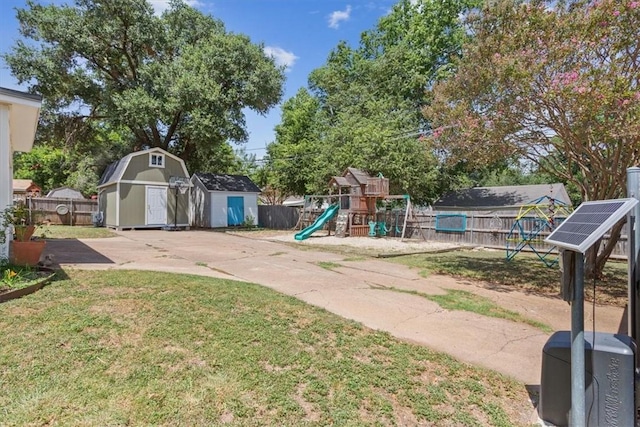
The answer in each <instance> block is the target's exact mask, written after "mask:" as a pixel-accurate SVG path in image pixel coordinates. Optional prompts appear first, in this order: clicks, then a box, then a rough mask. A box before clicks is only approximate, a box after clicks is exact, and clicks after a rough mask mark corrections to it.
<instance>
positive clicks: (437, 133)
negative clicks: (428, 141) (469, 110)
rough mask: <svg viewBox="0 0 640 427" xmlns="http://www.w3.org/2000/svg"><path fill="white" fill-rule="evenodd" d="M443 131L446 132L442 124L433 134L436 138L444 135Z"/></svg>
mask: <svg viewBox="0 0 640 427" xmlns="http://www.w3.org/2000/svg"><path fill="white" fill-rule="evenodd" d="M442 132H444V129H443V128H442V126H440V127H439V128H435V129H434V130H433V133H432V135H433V137H434V138H439V137H440V136H442Z"/></svg>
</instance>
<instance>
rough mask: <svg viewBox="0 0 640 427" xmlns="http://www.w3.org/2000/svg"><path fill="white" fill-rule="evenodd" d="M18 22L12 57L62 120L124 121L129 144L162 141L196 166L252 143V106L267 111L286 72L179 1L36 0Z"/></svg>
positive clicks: (17, 71)
mask: <svg viewBox="0 0 640 427" xmlns="http://www.w3.org/2000/svg"><path fill="white" fill-rule="evenodd" d="M18 20H19V22H20V32H21V35H22V37H23V38H22V39H21V40H18V42H17V43H16V44H15V46H14V47H13V49H12V51H11V52H10V53H8V54H6V55H4V59H5V60H6V62H7V64H8V65H9V67H10V69H11V72H12V74H13V75H14V76H15V77H17V79H18V80H19V82H20V83H24V82H27V83H28V84H29V89H30V90H31V91H34V92H37V93H40V94H42V95H43V96H44V99H45V103H46V105H45V108H46V109H48V110H49V111H53V112H55V113H56V115H57V117H58V120H59V121H61V122H64V123H65V126H69V125H70V124H71V123H76V126H77V123H78V122H79V123H81V124H84V123H87V122H89V121H100V122H103V123H107V124H110V125H112V126H113V127H125V128H126V129H128V130H129V132H130V135H131V139H130V141H131V144H130V145H131V149H140V148H146V147H161V148H164V149H166V150H169V151H171V152H173V153H175V154H177V155H179V156H181V157H182V158H184V159H185V160H186V161H187V162H188V164H189V166H190V167H191V168H196V169H197V168H198V167H199V166H200V165H201V164H206V160H207V159H208V158H210V157H211V156H212V155H213V154H215V153H216V152H217V150H218V147H219V146H220V145H221V144H225V143H227V141H229V140H231V141H244V140H246V138H247V132H246V127H245V119H244V114H243V109H244V108H250V109H252V110H254V111H257V112H258V113H266V112H267V111H268V110H269V109H270V108H271V107H272V106H273V105H275V104H276V103H277V102H279V100H280V97H281V93H282V85H283V80H284V74H283V70H282V68H278V67H277V66H276V65H275V63H274V61H273V59H272V58H270V57H267V56H266V55H265V53H264V52H263V49H262V46H261V45H257V44H253V43H251V41H250V40H249V38H248V37H246V36H244V35H240V34H232V33H227V32H226V31H225V29H224V25H223V24H222V22H221V21H219V20H217V19H214V18H212V17H210V16H205V15H203V14H202V13H200V12H199V11H197V10H196V9H193V8H191V7H189V6H187V5H186V4H184V3H183V2H181V1H179V0H173V1H172V2H171V4H170V7H169V9H167V10H166V11H165V12H164V13H163V14H162V16H156V15H155V14H154V10H153V8H152V7H151V6H150V4H149V3H148V2H147V1H146V0H76V1H75V4H74V5H73V6H67V5H63V6H57V5H46V6H45V5H41V4H37V3H36V2H34V1H32V0H29V1H27V7H26V8H24V9H18ZM223 151H224V150H223Z"/></svg>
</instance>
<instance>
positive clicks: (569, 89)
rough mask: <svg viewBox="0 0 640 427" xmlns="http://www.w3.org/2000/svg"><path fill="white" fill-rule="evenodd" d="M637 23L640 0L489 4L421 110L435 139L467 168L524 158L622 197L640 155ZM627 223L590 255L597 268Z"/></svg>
mask: <svg viewBox="0 0 640 427" xmlns="http://www.w3.org/2000/svg"><path fill="white" fill-rule="evenodd" d="M638 28H640V2H637V1H626V0H625V1H616V0H598V1H586V0H579V1H553V2H545V1H542V0H532V1H521V0H499V1H492V2H488V3H487V5H486V6H485V7H484V8H483V9H482V11H481V12H480V13H477V14H475V15H473V16H472V17H471V19H470V21H469V29H470V32H471V34H472V35H473V37H471V38H470V39H469V42H468V43H467V44H466V45H465V48H464V54H463V56H462V57H461V59H460V60H459V61H458V62H457V64H456V67H457V72H456V73H455V74H454V75H452V76H451V77H450V78H448V79H446V80H445V81H443V82H441V83H438V84H437V85H436V86H435V89H434V91H433V99H432V102H431V104H430V105H429V106H427V107H426V108H425V109H424V113H425V116H426V117H427V119H428V120H429V121H430V122H431V123H432V125H433V127H434V128H435V129H434V132H433V135H432V143H433V144H434V145H435V146H436V147H437V148H438V149H439V150H440V153H441V156H442V157H443V158H445V159H447V160H449V161H450V162H452V163H460V162H462V163H464V164H465V165H466V166H467V167H468V168H475V167H482V166H484V165H487V164H490V163H492V162H495V161H499V160H502V159H505V158H516V159H526V160H527V161H528V162H531V163H532V164H534V165H536V166H537V167H538V169H539V170H540V171H542V172H546V173H548V174H549V175H550V176H553V177H556V178H557V179H560V180H562V181H565V182H569V183H571V184H573V185H574V186H575V187H577V188H578V189H579V191H580V193H581V196H582V199H583V200H598V199H610V198H617V197H621V196H623V195H624V192H625V188H626V168H628V167H629V166H632V165H636V164H637V163H638V161H640V86H639V85H638V83H639V81H638V80H639V78H640V61H639V55H640V38H638V33H637V31H638ZM621 229H622V223H619V224H617V225H616V226H615V227H614V228H613V230H612V238H611V239H610V240H609V241H608V243H607V245H606V246H605V247H604V249H603V250H602V251H601V252H600V255H599V256H598V258H597V260H596V259H595V255H593V256H592V259H591V261H592V264H591V265H592V267H594V268H595V270H594V271H595V272H596V273H597V272H598V271H600V269H601V268H602V266H603V265H604V262H605V261H606V259H607V258H608V256H609V254H610V253H611V250H612V249H613V246H614V245H615V243H616V241H617V239H618V236H619V234H620V230H621ZM596 250H597V248H596ZM594 252H595V251H594Z"/></svg>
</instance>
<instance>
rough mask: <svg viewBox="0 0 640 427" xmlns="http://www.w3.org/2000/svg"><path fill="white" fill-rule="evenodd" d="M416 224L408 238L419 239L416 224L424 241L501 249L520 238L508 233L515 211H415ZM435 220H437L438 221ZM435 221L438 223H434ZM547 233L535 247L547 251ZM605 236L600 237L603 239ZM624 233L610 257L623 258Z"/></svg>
mask: <svg viewBox="0 0 640 427" xmlns="http://www.w3.org/2000/svg"><path fill="white" fill-rule="evenodd" d="M416 216H417V224H411V229H412V230H411V234H410V236H411V237H412V238H420V233H419V227H420V228H422V231H423V233H424V235H425V236H426V238H427V240H433V241H438V242H449V243H460V244H466V245H477V246H484V247H487V248H496V249H505V248H506V247H507V241H508V242H509V247H510V248H515V246H516V245H517V244H518V242H519V241H520V234H519V233H518V232H517V230H515V231H514V233H513V235H512V238H511V239H509V240H507V239H508V238H509V233H510V231H511V229H512V227H513V225H514V223H515V222H516V218H517V214H516V213H488V212H478V211H476V212H455V213H454V212H438V211H430V212H425V211H422V212H418V213H417V215H416ZM535 221H536V218H535V217H525V218H523V219H521V221H520V224H521V226H522V229H523V231H524V232H525V233H527V232H530V231H531V230H532V229H533V227H535ZM438 222H439V223H438ZM437 223H438V224H437ZM548 235H549V232H541V233H540V234H538V235H537V238H536V239H535V247H536V249H538V250H542V251H547V250H549V249H551V246H549V245H547V244H545V243H544V242H543V240H544V238H545V237H547V236H548ZM607 237H608V236H607V235H605V237H604V239H605V240H606V239H607ZM627 250H628V248H627V235H626V229H623V231H622V235H621V236H620V240H619V241H618V243H617V245H616V247H615V249H614V250H613V253H612V256H615V257H616V258H618V257H619V258H626V256H627Z"/></svg>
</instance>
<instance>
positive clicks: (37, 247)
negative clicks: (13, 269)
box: [9, 240, 47, 266]
mask: <svg viewBox="0 0 640 427" xmlns="http://www.w3.org/2000/svg"><path fill="white" fill-rule="evenodd" d="M46 243H47V242H45V241H44V240H30V241H27V242H20V241H17V240H14V241H12V242H11V243H10V245H9V261H10V262H11V263H12V264H15V265H30V266H35V265H38V262H39V261H40V256H42V252H43V251H44V246H45V244H46Z"/></svg>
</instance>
